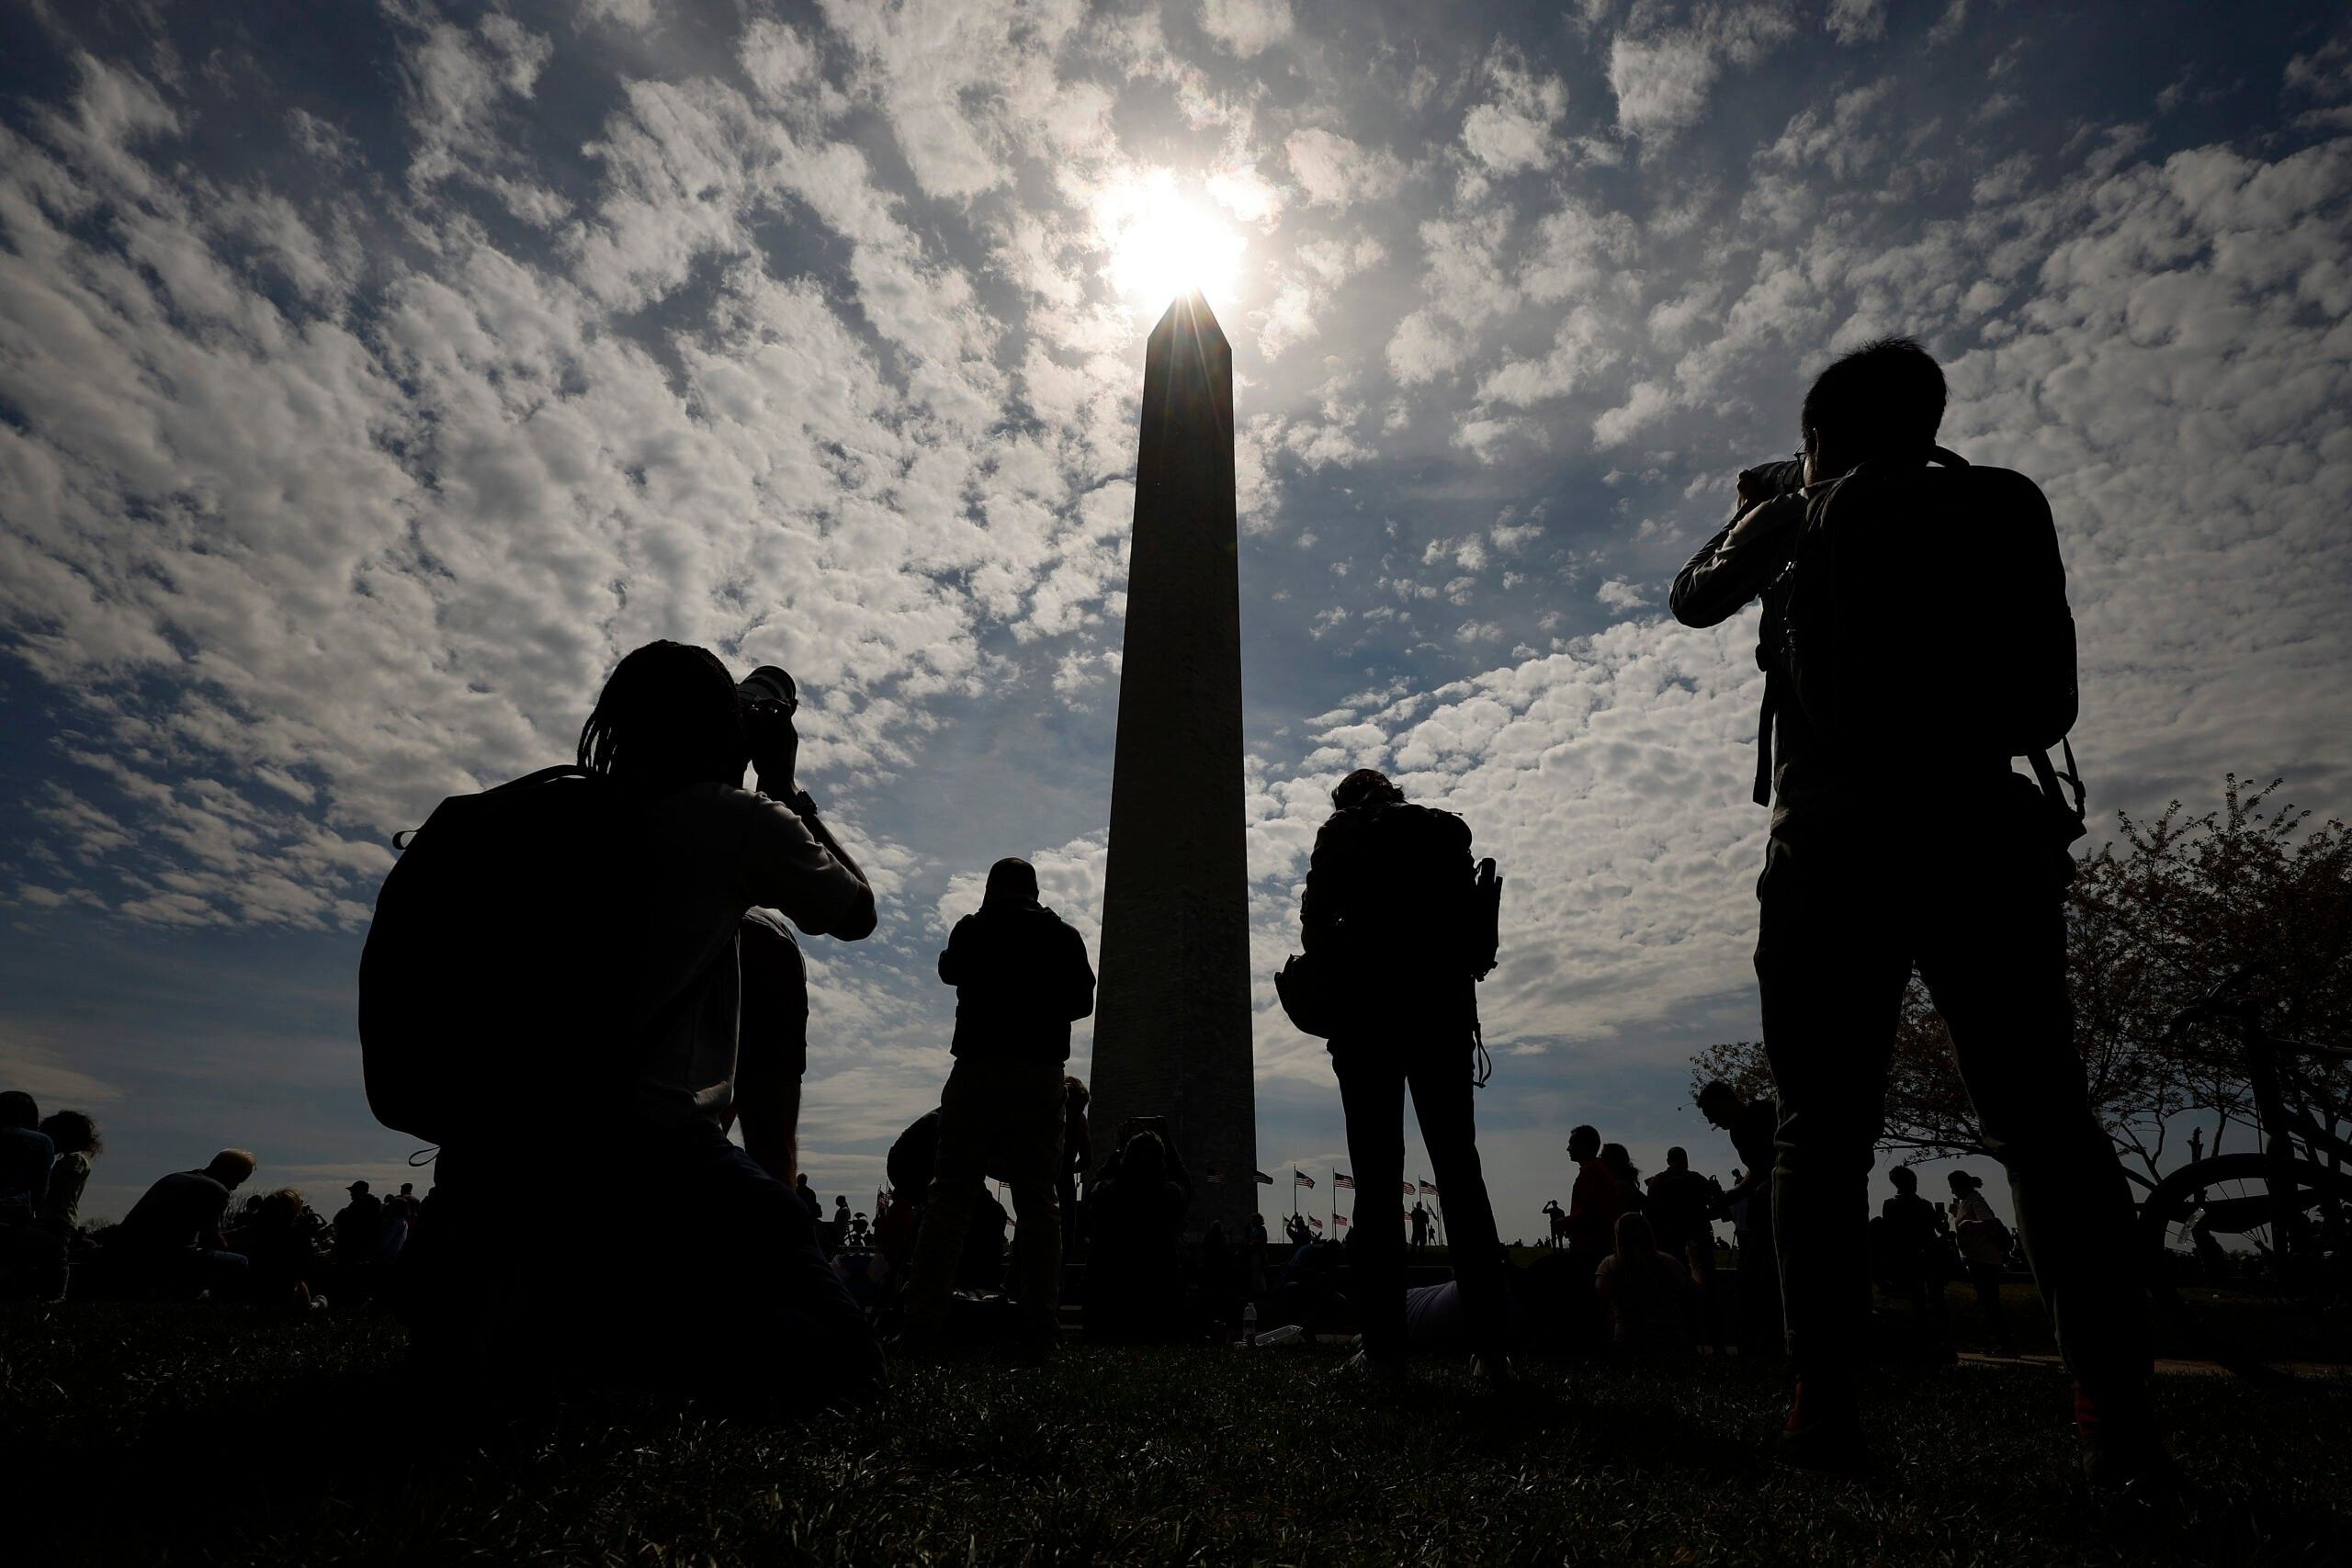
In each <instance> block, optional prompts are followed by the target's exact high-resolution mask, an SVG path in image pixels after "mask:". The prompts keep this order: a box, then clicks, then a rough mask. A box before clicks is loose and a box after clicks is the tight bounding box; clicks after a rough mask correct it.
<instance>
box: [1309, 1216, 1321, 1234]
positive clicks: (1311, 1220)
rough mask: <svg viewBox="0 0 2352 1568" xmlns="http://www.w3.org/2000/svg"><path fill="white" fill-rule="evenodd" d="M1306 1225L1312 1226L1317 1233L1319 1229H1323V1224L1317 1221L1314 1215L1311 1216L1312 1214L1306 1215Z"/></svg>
mask: <svg viewBox="0 0 2352 1568" xmlns="http://www.w3.org/2000/svg"><path fill="white" fill-rule="evenodd" d="M1306 1223H1307V1224H1310V1225H1313V1226H1314V1227H1315V1228H1316V1229H1317V1230H1318V1231H1319V1230H1321V1229H1322V1228H1323V1222H1322V1221H1321V1220H1318V1219H1317V1218H1316V1217H1315V1216H1314V1215H1312V1214H1309V1215H1307V1216H1306Z"/></svg>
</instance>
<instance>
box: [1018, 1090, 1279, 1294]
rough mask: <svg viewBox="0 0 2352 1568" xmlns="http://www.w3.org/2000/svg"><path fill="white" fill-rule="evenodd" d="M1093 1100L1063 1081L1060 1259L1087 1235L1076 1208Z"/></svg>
mask: <svg viewBox="0 0 2352 1568" xmlns="http://www.w3.org/2000/svg"><path fill="white" fill-rule="evenodd" d="M1092 1098H1093V1097H1092V1096H1091V1095H1090V1094H1089V1093H1088V1092H1087V1089H1086V1085H1085V1084H1083V1083H1081V1082H1080V1080H1078V1079H1077V1078H1074V1077H1069V1078H1064V1079H1063V1080H1062V1163H1061V1174H1060V1175H1059V1176H1058V1177H1057V1178H1056V1179H1055V1183H1054V1195H1055V1198H1056V1199H1057V1202H1058V1204H1059V1207H1060V1211H1061V1221H1062V1256H1063V1257H1064V1258H1068V1257H1069V1255H1070V1253H1071V1252H1072V1251H1073V1250H1074V1249H1075V1248H1076V1247H1077V1246H1078V1243H1079V1240H1080V1237H1082V1236H1084V1235H1086V1213H1085V1211H1084V1210H1082V1209H1081V1208H1080V1207H1079V1201H1080V1200H1079V1196H1078V1183H1079V1180H1080V1178H1082V1177H1084V1176H1085V1174H1086V1173H1087V1172H1088V1171H1089V1170H1091V1169H1092V1168H1094V1139H1093V1136H1092V1134H1090V1133H1089V1132H1088V1131H1087V1127H1086V1107H1087V1104H1088V1102H1089V1101H1090V1100H1091V1099H1092ZM1265 1228H1266V1227H1265V1222H1264V1221H1263V1220H1262V1219H1261V1221H1260V1222H1259V1225H1258V1230H1259V1235H1258V1239H1259V1240H1260V1241H1263V1240H1265V1239H1266V1237H1265Z"/></svg>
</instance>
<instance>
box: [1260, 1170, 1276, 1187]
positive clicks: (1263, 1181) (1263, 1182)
mask: <svg viewBox="0 0 2352 1568" xmlns="http://www.w3.org/2000/svg"><path fill="white" fill-rule="evenodd" d="M1273 1184H1274V1179H1273V1178H1272V1177H1271V1176H1268V1175H1267V1174H1266V1173H1265V1172H1264V1171H1262V1170H1261V1171H1260V1172H1259V1173H1258V1185H1259V1186H1261V1187H1272V1185H1273Z"/></svg>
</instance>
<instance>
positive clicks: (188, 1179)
mask: <svg viewBox="0 0 2352 1568" xmlns="http://www.w3.org/2000/svg"><path fill="white" fill-rule="evenodd" d="M254 1164H255V1161H254V1156H252V1155H251V1154H250V1153H248V1152H247V1151H246V1150H243V1149H222V1150H221V1151H220V1153H219V1154H217V1155H214V1156H212V1158H211V1160H210V1162H209V1163H208V1164H207V1165H206V1166H205V1168H203V1169H202V1170H175V1171H174V1172H172V1174H171V1175H169V1176H166V1177H163V1178H161V1179H158V1180H157V1181H156V1182H155V1184H154V1185H153V1186H152V1187H150V1188H148V1189H147V1192H146V1195H145V1196H144V1197H142V1198H141V1199H140V1200H139V1201H138V1202H136V1203H133V1204H132V1205H131V1206H130V1213H128V1214H125V1215H124V1216H123V1217H122V1224H119V1225H117V1226H115V1228H114V1230H113V1232H112V1234H111V1235H108V1236H107V1258H108V1260H109V1261H110V1262H113V1263H118V1264H119V1265H120V1266H121V1272H122V1276H123V1277H124V1278H125V1279H126V1280H130V1282H132V1283H134V1284H138V1285H141V1286H145V1287H148V1288H151V1289H156V1290H162V1291H165V1292H172V1293H175V1294H187V1295H194V1294H196V1293H197V1292H198V1291H210V1292H212V1293H213V1296H214V1298H215V1299H216V1300H225V1299H227V1298H230V1297H233V1296H240V1295H243V1293H244V1283H245V1260H244V1259H243V1258H241V1257H239V1256H238V1255H237V1254H236V1253H233V1252H232V1251H230V1250H229V1244H228V1239H227V1237H225V1236H223V1235H221V1234H220V1224H221V1220H222V1218H223V1217H224V1216H225V1215H227V1213H229V1194H230V1193H232V1192H233V1191H235V1190H237V1189H238V1188H239V1187H242V1186H243V1185H244V1183H245V1181H246V1179H248V1178H250V1177H251V1176H252V1175H253V1173H254Z"/></svg>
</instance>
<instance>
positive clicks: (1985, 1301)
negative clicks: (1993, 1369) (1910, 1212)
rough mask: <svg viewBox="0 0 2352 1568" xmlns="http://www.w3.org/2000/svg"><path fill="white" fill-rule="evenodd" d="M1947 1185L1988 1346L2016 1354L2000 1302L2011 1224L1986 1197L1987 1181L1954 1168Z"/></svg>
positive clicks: (2000, 1353)
mask: <svg viewBox="0 0 2352 1568" xmlns="http://www.w3.org/2000/svg"><path fill="white" fill-rule="evenodd" d="M1945 1185H1946V1186H1948V1187H1950V1188H1951V1208H1950V1210H1949V1211H1948V1212H1949V1213H1951V1228H1952V1235H1953V1237H1954V1239H1956V1240H1957V1241H1958V1242H1959V1243H1960V1258H1961V1261H1962V1263H1963V1264H1965V1265H1966V1266H1967V1269H1968V1282H1969V1284H1970V1285H1971V1286H1973V1288H1974V1290H1975V1292H1976V1309H1977V1311H1978V1313H1979V1314H1982V1315H1983V1317H1984V1319H1985V1348H1987V1349H1989V1350H1990V1351H1991V1352H1992V1353H1993V1354H1994V1355H1996V1356H2008V1357H2014V1356H2015V1355H2016V1354H2017V1353H2018V1347H2017V1340H2016V1338H2015V1337H2013V1336H2012V1335H2011V1334H2010V1333H2009V1314H2008V1309H2007V1307H2006V1306H2004V1305H2003V1304H2002V1302H2001V1271H2002V1270H2003V1269H2006V1268H2007V1267H2008V1261H2009V1227H2008V1226H2007V1225H2005V1224H2002V1223H2001V1217H2000V1216H1999V1215H1998V1214H1996V1213H1993V1205H1992V1204H1990V1203H1988V1202H1986V1201H1985V1183H1984V1182H1982V1181H1980V1180H1978V1179H1976V1178H1975V1177H1974V1176H1973V1175H1972V1174H1971V1173H1969V1172H1968V1171H1965V1170H1955V1171H1953V1172H1952V1173H1951V1175H1950V1176H1949V1177H1947V1178H1945ZM1918 1201H1919V1202H1921V1203H1923V1204H1924V1203H1927V1200H1926V1199H1924V1198H1921V1199H1919V1200H1918ZM1928 1206H1929V1207H1930V1208H1932V1207H1933V1205H1932V1204H1930V1205H1928Z"/></svg>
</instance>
